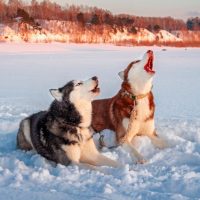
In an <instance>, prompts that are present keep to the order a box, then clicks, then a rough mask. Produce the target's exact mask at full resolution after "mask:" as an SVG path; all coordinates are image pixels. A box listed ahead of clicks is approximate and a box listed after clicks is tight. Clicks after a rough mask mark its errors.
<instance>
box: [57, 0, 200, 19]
mask: <svg viewBox="0 0 200 200" xmlns="http://www.w3.org/2000/svg"><path fill="white" fill-rule="evenodd" d="M54 1H55V2H57V3H59V4H62V5H66V4H76V5H88V6H97V7H100V8H104V9H107V10H110V11H111V12H113V13H114V14H119V13H127V14H131V15H138V16H155V17H157V16H159V17H165V16H171V17H174V18H181V19H187V18H188V17H194V16H199V17H200V0H54Z"/></svg>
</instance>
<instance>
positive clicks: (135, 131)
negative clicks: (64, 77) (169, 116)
mask: <svg viewBox="0 0 200 200" xmlns="http://www.w3.org/2000/svg"><path fill="white" fill-rule="evenodd" d="M154 73H155V71H154V70H153V52H152V51H150V50H149V51H147V52H146V53H145V54H144V56H143V58H142V59H141V60H137V61H133V62H131V63H130V64H129V65H128V67H127V68H126V69H125V70H124V71H122V72H120V73H119V76H120V77H121V78H122V80H123V82H122V85H121V89H120V90H119V92H118V93H117V94H116V95H115V96H114V97H112V98H109V99H101V100H95V101H93V102H92V106H93V118H92V128H93V129H94V130H95V131H96V132H100V131H102V130H104V129H111V130H113V131H114V132H115V133H116V144H113V145H114V146H115V145H119V144H123V146H124V147H126V148H128V150H130V151H131V152H132V154H133V155H134V156H136V157H137V159H138V161H139V162H140V163H143V162H144V161H145V160H144V159H143V157H142V155H140V154H139V153H138V152H137V151H136V149H135V148H134V147H133V144H132V140H133V139H134V137H135V136H136V135H146V136H148V137H149V138H150V139H151V141H152V142H153V144H154V145H156V146H157V147H160V148H163V147H164V146H165V143H164V141H162V140H161V139H160V138H158V136H157V134H156V132H155V125H154V111H155V104H154V98H153V93H152V91H151V89H152V81H153V75H154ZM102 140H103V139H101V143H103V144H106V141H103V142H102Z"/></svg>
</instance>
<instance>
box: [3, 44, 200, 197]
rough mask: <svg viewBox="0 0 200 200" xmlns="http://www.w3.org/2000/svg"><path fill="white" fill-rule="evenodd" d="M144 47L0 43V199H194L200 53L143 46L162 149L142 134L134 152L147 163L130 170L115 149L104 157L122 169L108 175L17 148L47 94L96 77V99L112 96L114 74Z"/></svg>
mask: <svg viewBox="0 0 200 200" xmlns="http://www.w3.org/2000/svg"><path fill="white" fill-rule="evenodd" d="M148 49H149V48H148V47H115V46H111V45H65V44H11V43H10V44H5V43H1V44H0V199H1V200H10V199H15V200H18V199H20V200H24V199H31V200H47V199H48V200H53V199H56V200H64V199H65V200H67V199H70V200H71V199H82V200H85V199H87V200H88V199H93V200H100V199H106V200H108V199H114V200H123V199H126V200H129V199H130V200H141V199H153V200H156V199H159V200H160V199H162V200H165V199H166V200H168V199H173V200H176V199H177V200H182V199H183V200H186V199H192V200H193V199H200V49H196V48H187V49H184V48H182V49H179V48H166V51H163V50H162V49H163V48H161V47H150V49H153V50H154V52H155V69H156V76H155V79H154V87H153V91H154V94H155V100H156V105H157V107H156V127H157V130H158V134H159V135H160V136H161V137H163V138H165V139H166V140H167V141H168V143H169V145H170V146H169V148H166V149H164V150H159V149H156V148H154V146H153V145H152V144H151V142H150V140H149V139H148V138H146V137H140V138H137V144H136V147H137V149H138V150H139V151H140V152H141V153H142V154H143V155H144V157H145V158H146V159H147V160H148V163H146V164H144V165H136V164H135V163H134V162H133V161H132V160H131V158H130V156H129V154H128V153H126V152H125V151H124V150H123V149H122V148H121V147H118V148H116V149H113V150H112V151H109V150H107V149H104V150H103V153H104V154H105V155H107V156H109V157H111V158H113V159H117V160H119V161H121V162H122V163H123V164H124V167H123V168H121V169H112V168H106V167H103V168H105V170H106V172H107V174H106V175H105V174H102V173H100V172H96V171H90V170H85V169H80V168H78V167H77V166H68V167H65V166H62V165H58V166H57V167H55V166H52V165H51V164H49V163H48V162H47V161H46V160H45V159H43V158H42V157H40V156H39V155H36V154H34V153H33V152H27V153H26V152H23V151H21V150H18V149H16V133H17V129H18V124H19V121H20V120H21V119H22V118H24V117H25V116H27V115H29V114H31V113H33V112H36V111H39V110H42V109H47V108H48V106H49V104H50V102H51V101H52V98H51V96H50V95H49V92H48V90H49V89H50V88H57V87H60V86H62V85H64V84H65V83H66V82H67V81H69V80H72V79H86V78H88V77H91V76H93V75H97V76H98V77H99V79H100V86H101V91H102V92H101V95H100V96H99V98H103V97H110V96H112V95H114V94H116V92H117V91H118V89H119V87H120V83H121V81H120V78H119V77H118V75H117V73H118V72H119V71H120V70H122V69H124V68H125V67H126V66H127V65H128V63H130V62H131V61H132V60H134V59H135V58H138V57H140V56H141V55H142V54H143V53H144V52H145V51H146V50H148Z"/></svg>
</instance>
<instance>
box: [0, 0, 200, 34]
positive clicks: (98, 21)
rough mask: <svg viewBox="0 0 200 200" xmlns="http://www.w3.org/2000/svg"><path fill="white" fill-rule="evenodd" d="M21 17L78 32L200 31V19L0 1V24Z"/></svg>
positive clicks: (31, 22)
mask: <svg viewBox="0 0 200 200" xmlns="http://www.w3.org/2000/svg"><path fill="white" fill-rule="evenodd" d="M19 17H21V18H22V20H24V21H25V22H27V23H30V24H34V25H36V26H37V25H38V26H39V24H36V23H35V21H34V20H35V19H42V20H59V21H70V22H76V23H79V25H80V26H81V27H82V28H85V27H88V26H97V25H106V26H110V27H111V28H113V29H115V28H117V29H118V30H120V29H121V30H122V31H123V28H124V27H126V28H127V30H128V31H129V32H130V33H133V34H134V33H136V32H137V30H136V27H139V28H146V29H148V30H149V31H152V32H157V31H159V30H160V29H165V30H167V31H169V32H171V31H177V30H195V31H196V30H200V18H198V17H196V18H190V19H188V20H187V21H186V22H184V21H183V20H181V19H174V18H172V17H142V16H134V15H127V14H118V15H114V14H112V13H111V12H110V11H108V10H104V9H100V8H97V7H88V6H75V5H65V6H61V5H59V4H58V3H56V2H51V1H50V0H43V1H37V0H32V1H31V3H29V4H27V3H25V2H23V1H21V0H9V1H7V2H6V1H5V0H0V23H12V22H13V21H15V20H16V19H17V18H19Z"/></svg>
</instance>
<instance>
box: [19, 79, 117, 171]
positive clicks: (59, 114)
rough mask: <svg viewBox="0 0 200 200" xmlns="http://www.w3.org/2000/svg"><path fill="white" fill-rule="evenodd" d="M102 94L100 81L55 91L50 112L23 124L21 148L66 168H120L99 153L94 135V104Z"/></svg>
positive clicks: (73, 84)
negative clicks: (92, 123)
mask: <svg viewBox="0 0 200 200" xmlns="http://www.w3.org/2000/svg"><path fill="white" fill-rule="evenodd" d="M99 91H100V89H99V88H98V79H97V77H92V78H91V79H89V80H87V81H70V82H68V83H67V84H66V85H65V86H63V87H61V88H59V89H51V90H50V93H51V94H52V96H53V97H54V98H55V100H54V101H53V103H52V104H51V105H50V108H49V110H48V111H41V112H38V113H36V114H33V115H31V116H29V117H27V118H26V119H24V120H22V121H21V123H20V127H19V131H18V134H17V145H18V147H19V148H21V149H23V150H31V149H34V150H36V152H37V153H39V154H40V155H42V156H43V157H45V158H46V159H48V160H51V161H54V162H56V163H61V164H63V165H68V164H70V163H75V164H78V165H80V164H81V165H84V166H85V165H86V166H87V167H91V168H95V166H101V165H107V166H112V167H117V166H118V163H117V162H116V161H113V160H111V159H109V158H107V157H105V156H103V155H101V154H100V153H99V152H98V150H97V149H96V147H95V144H94V141H93V138H92V133H91V132H90V125H91V118H92V104H91V101H92V100H93V98H94V97H96V96H97V95H98V94H99Z"/></svg>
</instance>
